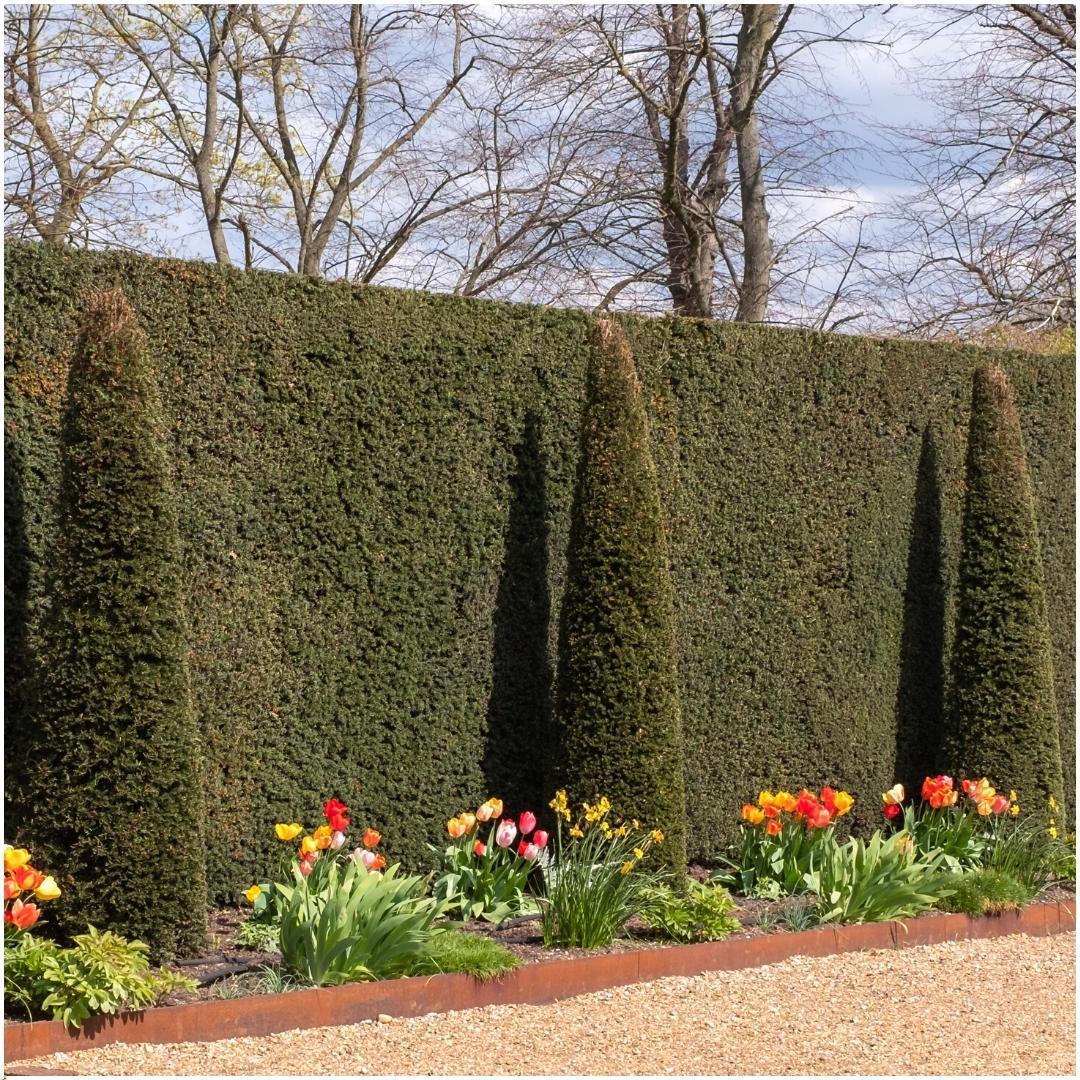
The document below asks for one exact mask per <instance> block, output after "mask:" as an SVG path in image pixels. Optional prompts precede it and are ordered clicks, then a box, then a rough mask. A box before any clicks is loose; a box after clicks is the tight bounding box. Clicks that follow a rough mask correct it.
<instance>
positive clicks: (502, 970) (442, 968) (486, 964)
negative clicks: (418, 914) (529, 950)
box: [409, 930, 521, 982]
mask: <svg viewBox="0 0 1080 1080" xmlns="http://www.w3.org/2000/svg"><path fill="white" fill-rule="evenodd" d="M520 966H521V961H520V960H519V959H518V958H517V957H516V956H515V955H514V954H513V953H512V952H511V951H510V950H509V949H507V948H505V947H504V946H502V945H500V944H499V943H498V942H497V941H492V940H491V939H490V938H486V937H482V936H481V935H480V934H464V933H462V932H461V931H459V930H447V931H446V932H445V933H442V934H436V935H435V936H434V937H433V938H432V939H431V942H430V943H429V945H428V948H427V952H426V953H424V955H423V956H422V957H421V958H420V959H419V960H418V961H417V962H416V964H415V965H414V966H413V968H412V970H411V971H410V972H409V974H410V975H438V974H449V973H451V972H460V973H461V974H464V975H472V976H473V978H474V979H479V980H480V981H481V982H488V981H490V980H491V979H497V978H498V977H499V976H500V975H505V974H507V972H510V971H513V970H514V969H515V968H518V967H520Z"/></svg>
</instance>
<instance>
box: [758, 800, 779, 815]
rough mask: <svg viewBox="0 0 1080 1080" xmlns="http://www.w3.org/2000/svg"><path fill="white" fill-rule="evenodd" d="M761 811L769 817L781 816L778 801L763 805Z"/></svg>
mask: <svg viewBox="0 0 1080 1080" xmlns="http://www.w3.org/2000/svg"><path fill="white" fill-rule="evenodd" d="M761 812H762V813H763V814H764V815H765V816H766V817H767V818H775V817H779V816H780V807H779V806H777V805H776V803H769V804H768V806H764V807H762V809H761Z"/></svg>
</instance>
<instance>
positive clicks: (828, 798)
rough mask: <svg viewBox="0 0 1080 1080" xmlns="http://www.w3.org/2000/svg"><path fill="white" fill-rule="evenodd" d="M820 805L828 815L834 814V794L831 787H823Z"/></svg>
mask: <svg viewBox="0 0 1080 1080" xmlns="http://www.w3.org/2000/svg"><path fill="white" fill-rule="evenodd" d="M821 805H822V806H824V807H825V809H826V810H828V811H829V813H830V814H835V813H836V792H835V791H833V789H832V788H831V787H823V788H822V789H821Z"/></svg>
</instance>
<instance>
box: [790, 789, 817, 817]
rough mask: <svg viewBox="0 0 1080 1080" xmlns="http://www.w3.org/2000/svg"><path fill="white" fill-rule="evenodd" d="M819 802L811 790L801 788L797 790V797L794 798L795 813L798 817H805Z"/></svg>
mask: <svg viewBox="0 0 1080 1080" xmlns="http://www.w3.org/2000/svg"><path fill="white" fill-rule="evenodd" d="M818 805H819V803H818V801H817V799H816V798H815V797H814V794H813V792H811V791H807V790H806V788H803V789H802V791H800V792H799V797H798V799H796V800H795V813H796V814H797V815H798V816H799V817H807V816H809V815H810V814H811V813H813V812H814V810H815V809H816V808H817V807H818Z"/></svg>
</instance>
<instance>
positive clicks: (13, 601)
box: [5, 244, 1075, 898]
mask: <svg viewBox="0 0 1080 1080" xmlns="http://www.w3.org/2000/svg"><path fill="white" fill-rule="evenodd" d="M6 266H7V280H6V285H7V313H6V314H7V411H6V416H5V421H6V432H5V433H6V440H7V468H6V473H5V502H6V508H7V514H6V516H5V543H6V552H7V566H6V570H7V574H6V577H7V584H8V592H7V595H6V600H7V604H8V609H7V610H8V619H7V623H6V627H7V629H6V645H7V657H8V660H7V664H8V680H7V695H8V709H7V719H6V724H7V725H8V730H9V733H10V732H12V731H13V730H14V731H16V732H17V731H19V730H22V731H24V732H25V731H32V725H33V723H34V706H33V701H32V699H31V697H30V696H29V695H28V693H27V686H26V681H25V678H24V674H25V672H26V671H27V669H28V668H27V664H28V656H29V654H30V653H31V651H33V650H34V649H36V648H37V646H38V643H39V638H40V632H41V616H42V611H43V608H44V603H45V600H46V585H45V582H46V571H47V568H48V566H49V560H50V553H51V550H52V544H53V542H54V537H55V527H56V526H55V505H56V492H57V476H58V460H59V458H58V426H59V410H60V407H61V403H62V398H63V391H64V385H65V380H66V370H67V365H68V362H69V360H70V357H71V354H72V349H73V346H74V341H75V337H76V333H77V327H78V322H79V318H80V313H81V311H82V308H83V305H84V301H85V297H86V295H87V294H88V292H89V291H90V290H93V289H96V288H100V287H102V286H103V285H109V284H113V283H116V282H121V283H122V284H123V288H124V290H125V293H126V294H127V296H128V297H129V298H130V300H131V302H132V304H133V306H134V308H135V310H136V312H137V314H138V316H139V319H140V322H141V324H142V326H143V328H144V330H145V332H146V333H147V336H148V338H149V340H150V342H151V347H152V353H153V355H154V359H155V362H156V364H157V368H158V374H159V381H160V387H161V393H162V397H163V400H164V407H165V414H166V418H167V423H168V426H169V430H170V433H171V434H170V437H171V450H172V471H173V484H174V488H175V490H176V492H177V497H178V500H179V506H178V511H179V526H180V533H181V542H182V547H183V551H182V558H183V563H184V575H185V581H186V582H187V595H186V597H185V604H186V616H187V621H188V637H189V642H190V655H189V664H190V668H191V678H192V686H193V694H194V706H195V714H196V717H197V719H198V721H199V723H200V725H201V733H202V737H203V744H204V753H205V755H206V763H205V771H206V780H205V801H206V814H207V846H208V848H207V849H208V855H207V858H208V880H209V884H210V888H211V890H212V893H213V895H214V897H216V898H222V897H226V896H229V897H233V898H235V895H236V891H237V890H238V889H240V888H243V887H246V886H247V885H248V884H250V882H251V881H252V880H257V876H258V873H259V871H260V869H261V868H262V867H265V866H266V864H267V860H268V858H269V857H271V856H274V855H276V852H277V844H278V842H277V841H276V840H275V839H273V835H272V824H273V822H274V821H275V820H289V821H291V820H296V819H297V818H298V816H299V819H300V820H305V821H307V822H309V823H310V824H314V823H315V820H316V819H317V815H318V808H319V806H320V804H321V803H322V801H323V800H324V799H325V798H326V797H327V796H329V795H337V796H339V797H341V798H343V799H344V800H345V801H346V802H348V803H349V804H350V805H351V806H352V807H353V819H354V821H356V822H357V823H359V824H371V825H373V826H375V827H377V828H379V829H380V830H381V831H382V832H383V833H384V835H385V836H386V838H387V842H388V848H389V850H390V852H391V854H394V855H397V856H401V857H404V858H405V859H406V860H407V861H408V862H409V863H410V864H413V865H420V864H423V863H425V862H426V859H427V852H426V850H425V848H424V842H425V840H428V839H435V837H436V834H437V832H438V830H439V829H440V827H441V822H442V821H443V820H444V819H445V817H446V816H448V815H449V814H451V813H454V812H456V811H458V810H460V809H462V808H463V807H465V806H468V805H472V804H474V803H475V802H476V800H477V799H478V798H479V797H482V796H483V795H484V794H488V793H490V794H495V795H501V796H502V797H503V798H504V799H506V800H507V801H508V804H509V805H510V806H511V808H513V809H516V806H515V805H514V804H515V802H517V803H520V802H521V801H525V800H535V799H536V798H537V797H538V796H537V794H536V793H537V792H538V791H542V789H543V786H544V778H543V773H542V769H543V764H544V760H545V757H546V756H547V754H548V752H549V750H550V746H551V744H550V742H549V740H550V739H551V738H552V735H551V733H550V732H551V727H550V721H551V717H550V713H551V696H550V693H546V694H545V692H544V686H545V684H546V683H547V681H548V680H549V679H550V673H551V669H552V665H553V663H554V657H555V646H556V641H555V628H556V627H557V625H558V616H559V606H560V601H561V597H562V593H563V586H564V579H565V569H566V550H567V538H568V528H569V522H570V509H571V503H572V498H573V490H574V480H575V476H576V469H577V462H578V454H579V448H580V423H581V416H582V408H583V403H584V380H585V369H586V362H587V358H588V351H589V319H588V317H587V315H585V314H584V313H580V312H573V311H558V310H552V309H546V308H535V307H528V306H524V305H510V304H501V303H492V302H475V301H463V300H459V299H455V298H450V297H444V296H434V295H428V294H423V293H412V292H400V291H395V290H390V289H379V288H353V287H350V286H348V285H346V284H326V283H316V282H311V281H307V280H305V279H302V278H299V277H293V276H287V275H280V274H272V273H241V272H238V271H232V270H223V269H219V268H216V267H214V266H209V265H203V264H198V263H183V262H175V261H158V260H152V259H147V258H140V257H135V256H127V255H116V254H86V253H75V252H72V251H65V250H47V249H45V248H42V247H36V246H31V245H21V244H19V245H16V244H11V245H8V247H7V253H6ZM620 321H621V324H622V326H623V328H624V330H625V331H626V334H627V337H628V339H629V341H630V344H631V346H632V348H633V352H634V356H635V359H636V361H637V366H638V370H639V373H640V375H641V378H642V382H643V385H644V387H645V404H646V409H647V412H648V415H649V422H650V432H651V438H652V442H653V452H654V460H655V462H656V467H657V474H658V480H659V484H660V490H661V498H662V504H663V508H664V512H665V515H666V525H667V528H668V531H669V540H670V546H669V550H670V555H671V563H672V577H673V582H674V590H675V614H676V629H677V646H678V653H679V657H678V662H679V678H680V701H681V709H682V719H683V733H684V740H685V754H686V757H685V772H686V788H687V806H688V850H689V854H690V856H691V857H708V856H711V855H713V854H715V853H716V852H717V851H718V850H719V849H720V847H721V846H722V845H723V844H724V843H726V842H727V841H729V840H730V839H731V838H732V837H733V836H734V834H735V833H736V831H737V822H738V811H739V806H740V805H741V803H742V802H743V800H744V799H745V798H746V797H748V796H750V795H752V794H754V793H756V791H757V790H758V788H759V787H760V786H769V787H772V788H773V789H774V790H775V787H776V786H777V785H781V784H782V785H784V786H785V787H788V788H789V789H790V788H797V787H798V786H799V785H802V784H807V785H811V786H815V787H818V786H820V785H821V784H822V783H825V782H832V783H833V784H834V785H843V786H846V787H847V788H848V789H849V790H851V791H854V792H855V793H856V794H858V795H862V796H864V797H863V798H862V800H861V802H860V804H858V805H857V807H856V818H857V819H858V820H860V821H862V822H864V823H865V822H869V821H876V820H877V817H878V807H877V805H876V803H877V799H876V793H877V792H878V791H880V790H883V789H884V787H885V786H888V784H889V783H891V782H892V777H893V770H894V764H895V761H896V756H897V744H898V720H899V722H900V724H899V726H900V728H901V730H906V726H907V725H910V724H913V723H918V722H919V718H918V717H916V716H912V715H911V713H912V711H913V706H912V705H911V702H912V701H921V700H924V699H925V695H923V697H922V698H920V696H919V695H918V694H915V695H913V694H912V693H911V692H910V688H911V687H914V686H918V685H919V680H920V678H921V672H920V670H919V668H920V665H925V664H930V665H937V667H938V668H940V664H941V658H940V657H937V658H935V657H933V656H930V657H929V658H928V657H927V650H925V649H922V650H920V649H912V648H905V647H904V643H905V641H910V640H924V639H925V637H926V635H929V637H930V639H931V640H933V635H934V634H935V633H937V634H939V635H940V639H941V640H942V642H943V648H944V649H948V648H950V647H951V624H952V617H953V611H954V607H955V580H956V566H957V548H958V541H959V531H960V515H961V509H962V505H963V498H962V485H963V467H964V452H965V443H966V434H967V420H968V409H969V399H970V389H969V388H970V379H971V372H972V370H973V369H974V368H975V367H976V366H977V365H978V364H979V363H980V362H981V361H985V357H986V354H985V353H980V352H979V351H977V350H973V349H968V348H960V347H951V346H944V345H930V344H924V343H915V342H900V341H879V340H871V339H866V338H854V337H844V336H837V335H827V334H819V333H812V332H796V331H783V330H775V329H769V328H761V327H739V326H734V325H731V324H722V323H709V322H701V321H696V320H688V319H672V318H664V319H638V318H628V319H623V320H620ZM998 359H999V360H1000V361H1001V362H1002V363H1004V365H1005V366H1006V368H1007V369H1008V371H1009V374H1010V377H1011V379H1012V381H1013V385H1014V388H1015V391H1016V396H1017V401H1018V406H1019V409H1020V416H1021V421H1022V423H1023V426H1024V440H1025V445H1026V448H1027V454H1028V462H1029V465H1030V468H1031V473H1032V478H1033V481H1034V484H1035V490H1036V497H1037V501H1038V513H1039V526H1040V540H1041V544H1042V552H1043V559H1044V564H1045V568H1046V577H1047V604H1048V615H1049V622H1050V627H1051V633H1052V637H1053V642H1054V664H1055V678H1056V689H1057V701H1058V707H1059V711H1060V716H1061V723H1062V739H1061V743H1062V747H1063V748H1065V751H1066V753H1067V755H1068V760H1067V761H1066V763H1065V769H1066V790H1067V791H1070V790H1071V789H1072V785H1073V780H1072V776H1073V760H1072V747H1073V734H1072V732H1073V671H1074V661H1073V651H1074V637H1073V580H1074V565H1073V559H1074V529H1073V520H1074V496H1075V486H1074V474H1073V446H1074V441H1073V440H1074V391H1073V377H1074V368H1073V365H1072V364H1071V363H1070V362H1069V361H1068V360H1065V359H1061V360H1054V359H1045V358H1038V359H1035V358H1032V357H1028V356H1024V355H1019V354H1011V355H1001V356H999V357H998ZM931 421H933V425H934V432H935V469H934V470H933V477H934V483H930V484H927V483H925V482H920V484H919V491H920V496H919V498H920V500H921V502H924V501H925V500H927V499H929V500H931V501H933V500H934V499H935V498H937V506H938V507H939V508H940V510H939V513H940V519H941V520H940V537H941V541H940V574H939V575H938V578H935V575H934V574H933V573H925V572H922V570H923V569H924V568H922V567H921V566H920V565H916V566H914V567H912V566H909V551H910V550H911V548H912V533H913V522H914V523H915V530H914V531H915V533H916V535H917V543H916V551H917V552H922V551H926V550H927V549H928V544H927V543H926V535H924V533H925V529H924V524H925V522H926V520H927V517H928V513H927V510H926V507H925V506H923V505H920V506H918V507H917V506H916V505H915V494H916V479H917V477H918V476H919V475H920V472H921V473H922V474H925V473H926V470H925V469H923V470H920V457H921V455H922V446H923V433H924V431H925V430H926V428H927V425H928V423H930V422H931ZM937 485H940V491H938V490H934V489H935V488H936V486H937ZM938 497H939V498H938ZM929 516H930V517H932V516H933V515H932V514H930V515H929ZM920 523H922V524H920ZM931 532H932V530H931ZM537 537H544V538H546V543H545V545H544V550H543V551H540V550H538V549H537V541H536V538H537ZM929 546H931V547H932V545H929ZM931 554H933V552H931ZM927 557H929V556H927ZM919 559H920V560H921V559H922V556H921V555H920V556H919ZM916 561H917V562H918V561H919V560H916ZM538 578H540V579H542V580H538ZM935 580H937V581H938V582H939V584H938V585H935ZM935 588H936V589H937V590H938V592H940V593H942V594H943V596H944V598H945V601H944V604H942V602H941V599H940V597H937V596H928V597H927V598H926V602H912V601H913V600H915V599H917V597H916V596H915V594H917V593H918V592H919V590H926V589H930V590H931V591H932V590H933V589H935ZM905 593H907V594H908V598H907V599H908V601H909V602H908V603H905ZM905 613H906V618H907V622H908V625H907V626H905ZM942 617H943V618H944V621H945V629H944V630H942V629H941V627H940V626H937V627H934V626H929V625H922V624H923V623H925V622H927V621H934V620H937V621H938V622H940V621H941V619H942ZM914 623H917V624H918V625H913V624H914ZM913 635H914V637H913ZM545 645H546V648H545V647H544V646H545ZM523 671H529V672H533V673H535V674H534V675H533V676H531V677H530V678H525V677H523V676H522V675H521V672H523ZM936 677H937V679H938V683H940V676H936ZM903 687H907V688H909V689H908V691H907V692H902V688H903ZM536 688H539V691H538V692H534V691H535V690H536ZM530 703H531V704H530ZM899 741H900V743H901V745H903V742H904V740H903V738H901V739H900V740H899ZM485 769H486V770H487V771H488V772H489V774H490V775H491V776H492V778H493V780H495V781H496V782H497V783H498V784H499V789H498V790H493V789H490V788H489V787H488V785H487V782H486V778H485V775H484V771H485ZM13 781H16V782H13ZM510 783H513V784H514V785H515V788H517V787H518V784H520V788H519V789H518V790H511V789H510V788H509V787H508V786H507V785H509V784H510ZM7 789H8V800H9V801H8V812H9V818H8V831H9V836H8V837H7V838H6V839H8V840H9V842H10V840H11V838H12V834H13V833H14V832H15V830H16V829H18V828H19V827H20V825H21V824H22V823H23V822H25V820H26V815H25V806H24V805H22V804H21V802H20V798H21V796H20V786H19V784H18V783H17V777H13V775H12V772H11V770H10V769H9V772H8V784H7ZM548 794H550V793H548Z"/></svg>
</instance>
